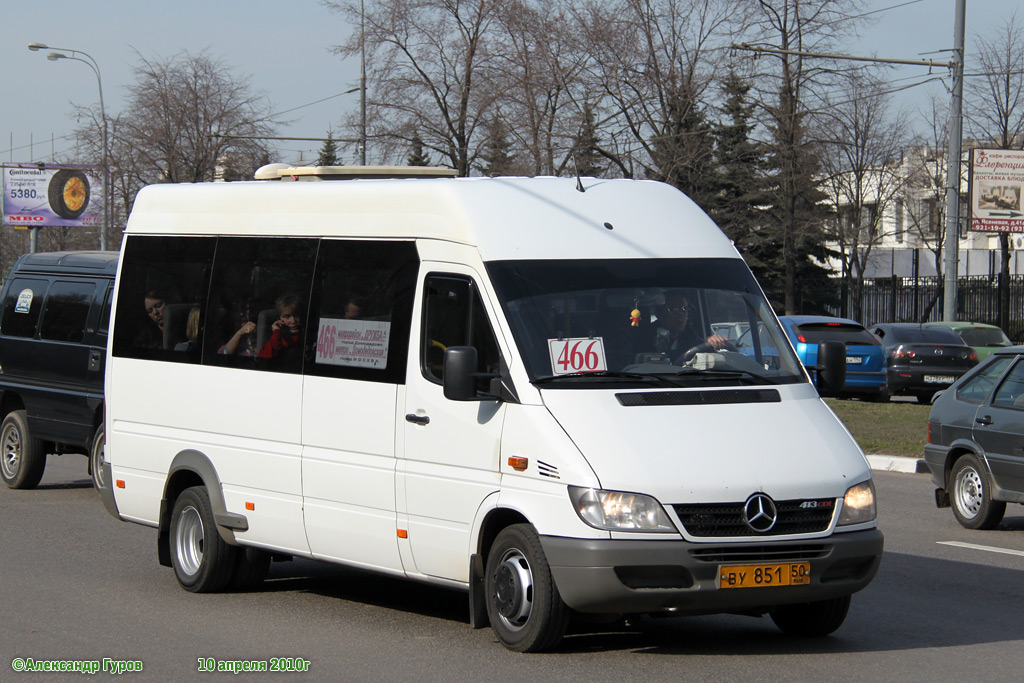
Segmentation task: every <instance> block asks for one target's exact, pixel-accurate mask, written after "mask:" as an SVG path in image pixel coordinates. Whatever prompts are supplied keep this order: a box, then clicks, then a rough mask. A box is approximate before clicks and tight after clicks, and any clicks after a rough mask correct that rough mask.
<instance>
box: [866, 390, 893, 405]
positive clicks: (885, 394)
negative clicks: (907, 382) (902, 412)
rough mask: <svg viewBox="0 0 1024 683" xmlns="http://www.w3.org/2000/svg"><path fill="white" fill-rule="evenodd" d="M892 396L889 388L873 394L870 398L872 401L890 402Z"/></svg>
mask: <svg viewBox="0 0 1024 683" xmlns="http://www.w3.org/2000/svg"><path fill="white" fill-rule="evenodd" d="M889 398H890V394H889V390H888V389H882V390H881V391H880V392H878V393H877V394H872V395H871V396H870V397H869V398H868V400H869V401H871V402H872V403H888V402H889Z"/></svg>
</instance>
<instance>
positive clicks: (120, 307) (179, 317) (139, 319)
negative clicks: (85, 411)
mask: <svg viewBox="0 0 1024 683" xmlns="http://www.w3.org/2000/svg"><path fill="white" fill-rule="evenodd" d="M216 245H217V240H216V238H213V237H149V236H141V235H133V236H130V237H129V238H128V239H127V240H126V242H125V246H124V262H123V264H122V268H121V274H120V276H119V279H120V284H119V285H118V292H117V302H118V304H117V312H116V314H115V316H116V317H115V328H116V329H115V332H114V340H113V353H114V355H115V356H122V357H126V358H146V359H155V360H166V361H173V362H179V363H198V362H199V360H200V349H201V348H202V336H203V328H204V324H203V323H204V317H203V316H202V315H201V313H202V306H203V304H204V303H205V302H206V298H207V289H208V283H209V275H210V267H211V263H212V262H213V253H214V248H215V247H216ZM196 309H198V310H199V314H197V315H192V312H193V310H196ZM190 316H191V317H192V318H193V320H196V321H197V323H198V324H197V325H196V326H195V327H194V328H193V329H192V332H194V333H195V339H189V336H188V334H189V329H188V320H189V317H190Z"/></svg>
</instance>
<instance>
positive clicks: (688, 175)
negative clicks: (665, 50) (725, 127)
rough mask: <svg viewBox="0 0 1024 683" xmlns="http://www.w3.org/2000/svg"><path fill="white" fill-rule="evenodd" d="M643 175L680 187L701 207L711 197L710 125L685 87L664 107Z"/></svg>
mask: <svg viewBox="0 0 1024 683" xmlns="http://www.w3.org/2000/svg"><path fill="white" fill-rule="evenodd" d="M651 162H652V166H653V167H652V168H649V169H648V170H647V175H648V177H650V178H653V179H654V180H660V181H662V182H665V183H668V184H669V185H673V186H675V187H677V188H679V189H680V190H682V191H683V192H684V193H685V194H686V195H688V196H689V197H690V199H692V200H693V201H695V202H696V203H697V204H698V205H699V206H700V207H701V208H707V207H708V206H709V205H710V203H711V202H712V200H713V195H714V192H713V189H712V186H713V182H712V181H711V178H710V177H711V176H713V175H714V138H713V137H712V131H711V125H710V124H709V123H708V121H707V118H706V117H705V115H704V112H703V111H701V109H700V108H699V107H698V105H697V99H696V98H695V97H692V96H690V94H689V93H688V92H687V90H686V88H685V86H680V89H679V90H678V91H677V92H676V93H674V95H673V97H672V99H671V101H670V102H669V103H668V104H667V106H666V116H665V121H664V122H663V123H662V125H661V129H660V131H659V133H658V135H657V136H656V137H655V139H654V142H653V144H652V146H651Z"/></svg>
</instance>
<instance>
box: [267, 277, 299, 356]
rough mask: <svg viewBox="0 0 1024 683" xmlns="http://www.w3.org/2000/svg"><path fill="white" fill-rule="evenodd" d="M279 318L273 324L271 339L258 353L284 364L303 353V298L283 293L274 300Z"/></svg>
mask: <svg viewBox="0 0 1024 683" xmlns="http://www.w3.org/2000/svg"><path fill="white" fill-rule="evenodd" d="M274 307H275V308H276V309H277V316H278V318H277V320H275V321H274V322H273V324H272V325H271V329H272V330H273V332H271V334H270V339H268V340H267V342H266V343H265V344H264V345H263V348H261V349H260V350H259V353H257V354H256V355H257V357H259V358H273V359H275V360H278V361H280V362H281V363H282V364H283V363H284V362H285V361H293V360H296V359H298V358H299V357H300V356H301V354H302V299H300V298H299V297H298V296H296V295H294V294H282V295H281V296H279V297H278V298H277V301H276V302H274Z"/></svg>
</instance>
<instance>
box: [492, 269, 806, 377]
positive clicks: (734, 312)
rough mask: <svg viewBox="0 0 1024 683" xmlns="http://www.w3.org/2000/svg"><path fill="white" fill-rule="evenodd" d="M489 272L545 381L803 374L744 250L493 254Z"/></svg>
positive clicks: (533, 370)
mask: <svg viewBox="0 0 1024 683" xmlns="http://www.w3.org/2000/svg"><path fill="white" fill-rule="evenodd" d="M487 272H488V274H489V275H490V278H491V281H492V282H493V284H494V287H495V290H496V292H497V294H498V297H499V299H500V301H501V305H502V308H503V310H504V312H505V315H506V317H507V320H508V321H509V325H510V326H511V329H512V334H513V336H514V338H515V342H516V345H517V346H518V347H519V349H520V352H521V354H522V357H523V359H524V361H525V364H526V369H527V371H528V372H529V374H530V378H531V380H532V381H534V382H538V383H543V384H544V385H545V386H546V387H557V388H578V387H582V386H587V387H590V386H594V384H595V383H597V384H599V385H602V386H603V385H607V384H610V383H628V384H632V385H636V384H640V385H650V386H700V387H707V386H716V385H717V386H736V385H741V384H755V385H765V384H790V383H796V382H803V381H805V375H804V373H803V371H802V369H801V366H800V364H799V361H798V360H797V358H796V356H795V355H794V354H793V351H792V348H791V347H790V345H789V344H788V343H787V341H786V340H785V336H784V335H783V333H782V330H781V329H780V328H779V325H778V322H777V321H776V319H775V316H774V314H773V313H772V310H771V307H770V306H769V305H768V303H767V301H765V299H764V297H763V295H762V294H761V290H760V288H759V287H758V285H757V283H756V282H755V281H754V278H753V276H752V275H751V274H750V271H749V270H748V269H747V267H746V266H745V265H744V264H743V262H742V261H739V260H738V259H621V260H618V259H616V260H548V261H496V262H491V263H488V264H487ZM751 330H756V331H757V334H751ZM709 338H710V342H709ZM726 340H729V341H728V344H726Z"/></svg>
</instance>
